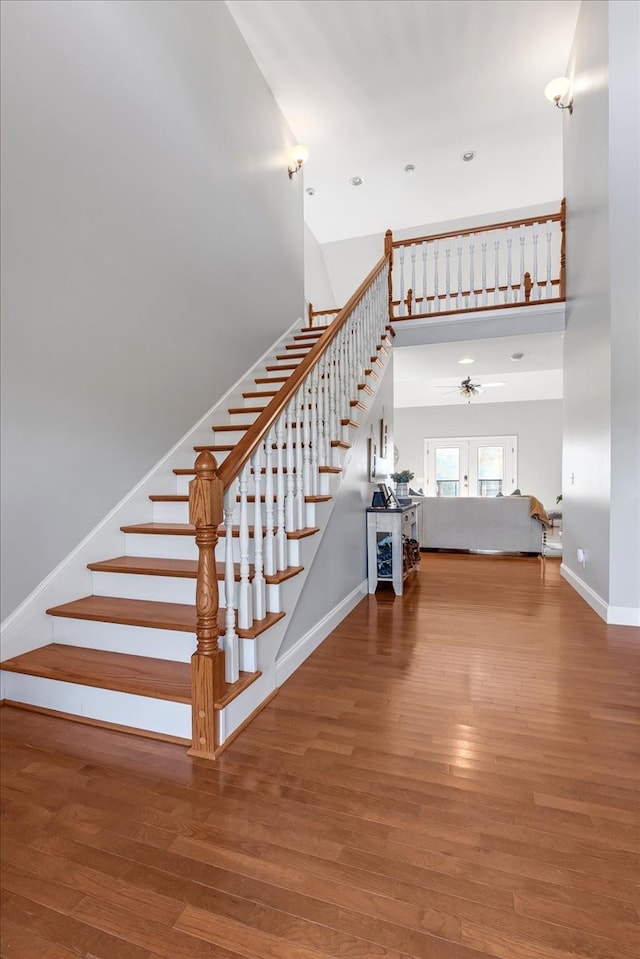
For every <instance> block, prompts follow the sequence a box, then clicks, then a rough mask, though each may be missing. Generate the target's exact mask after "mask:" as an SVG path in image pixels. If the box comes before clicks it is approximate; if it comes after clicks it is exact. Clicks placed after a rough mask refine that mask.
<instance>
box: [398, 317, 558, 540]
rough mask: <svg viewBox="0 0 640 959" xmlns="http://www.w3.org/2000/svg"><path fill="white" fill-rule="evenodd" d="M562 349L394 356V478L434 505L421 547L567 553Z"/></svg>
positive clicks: (512, 345)
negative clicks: (404, 475) (403, 478)
mask: <svg viewBox="0 0 640 959" xmlns="http://www.w3.org/2000/svg"><path fill="white" fill-rule="evenodd" d="M430 332H431V335H432V334H433V328H432V330H431V331H430ZM396 339H397V340H398V339H399V340H400V342H401V343H402V329H400V331H399V334H398V336H397V338H396ZM562 342H563V335H562V333H561V332H550V333H539V334H519V335H510V336H498V337H489V338H480V339H476V340H459V341H455V340H454V341H453V342H441V343H438V342H435V343H434V342H431V343H425V344H423V345H420V346H417V345H413V346H407V347H403V346H402V345H399V346H397V347H394V442H393V446H394V451H393V458H394V465H393V470H394V473H397V472H398V471H407V470H408V471H409V473H411V474H413V477H412V479H411V481H410V490H411V493H412V494H413V495H418V496H420V497H421V498H422V496H424V497H425V498H424V499H423V500H422V523H421V529H422V533H421V538H420V539H421V542H420V545H421V547H422V548H423V549H438V548H439V549H469V550H473V551H505V552H539V551H540V545H541V544H542V547H543V549H544V551H545V553H546V555H548V556H554V557H557V558H560V557H561V556H562V500H561V496H562V383H563V376H562ZM514 495H515V498H517V499H521V500H526V503H522V502H521V503H519V504H515V503H514V501H513V499H514ZM436 500H437V502H436ZM489 501H491V502H489ZM536 513H538V514H539V515H538V516H536V515H535V514H536ZM543 533H544V535H543Z"/></svg>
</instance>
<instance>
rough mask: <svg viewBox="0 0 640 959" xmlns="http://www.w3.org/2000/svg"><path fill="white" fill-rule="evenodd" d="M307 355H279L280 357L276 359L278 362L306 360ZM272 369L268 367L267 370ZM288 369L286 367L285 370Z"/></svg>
mask: <svg viewBox="0 0 640 959" xmlns="http://www.w3.org/2000/svg"><path fill="white" fill-rule="evenodd" d="M306 355H307V354H306V353H278V355H277V356H276V359H277V360H304V358H305V356H306ZM297 365H298V364H297V363H296V367H297ZM270 368H271V367H269V366H268V367H267V369H270ZM286 368H287V367H285V369H286Z"/></svg>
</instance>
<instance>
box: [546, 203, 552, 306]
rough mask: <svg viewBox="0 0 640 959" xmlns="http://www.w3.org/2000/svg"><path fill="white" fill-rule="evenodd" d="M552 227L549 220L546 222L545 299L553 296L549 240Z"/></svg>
mask: <svg viewBox="0 0 640 959" xmlns="http://www.w3.org/2000/svg"><path fill="white" fill-rule="evenodd" d="M552 230H553V225H552V222H551V220H547V285H546V288H545V291H544V295H545V297H546V298H547V299H549V298H550V297H552V296H553V283H552V282H551V238H552V236H553V233H552Z"/></svg>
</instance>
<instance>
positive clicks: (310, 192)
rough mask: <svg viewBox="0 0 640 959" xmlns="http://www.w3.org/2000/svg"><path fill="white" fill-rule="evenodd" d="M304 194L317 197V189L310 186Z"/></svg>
mask: <svg viewBox="0 0 640 959" xmlns="http://www.w3.org/2000/svg"><path fill="white" fill-rule="evenodd" d="M304 192H305V193H306V194H307V196H315V195H316V191H315V187H312V186H308V187H307V189H306V190H305V191H304Z"/></svg>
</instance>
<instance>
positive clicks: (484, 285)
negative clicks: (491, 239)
mask: <svg viewBox="0 0 640 959" xmlns="http://www.w3.org/2000/svg"><path fill="white" fill-rule="evenodd" d="M480 248H481V250H482V300H481V304H482V306H486V305H487V238H486V236H485V234H484V233H483V234H482V235H481V237H480Z"/></svg>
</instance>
